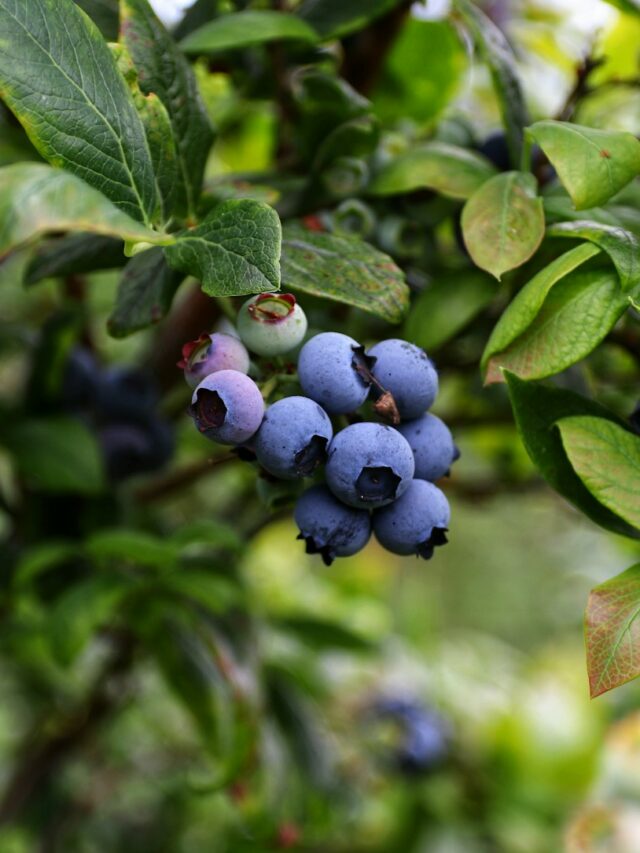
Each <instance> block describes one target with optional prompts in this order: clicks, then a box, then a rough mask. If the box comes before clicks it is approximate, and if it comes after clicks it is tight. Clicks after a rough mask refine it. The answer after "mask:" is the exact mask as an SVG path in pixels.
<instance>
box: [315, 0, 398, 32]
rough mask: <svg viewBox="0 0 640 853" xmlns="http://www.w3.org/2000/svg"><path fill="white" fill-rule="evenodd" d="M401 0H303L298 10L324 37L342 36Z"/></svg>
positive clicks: (396, 4)
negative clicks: (347, 0) (346, 1)
mask: <svg viewBox="0 0 640 853" xmlns="http://www.w3.org/2000/svg"><path fill="white" fill-rule="evenodd" d="M401 2H402V0H349V2H348V3H345V2H344V0H303V2H302V5H301V6H300V7H299V8H298V14H299V15H300V17H302V18H304V20H305V21H307V22H308V23H309V24H311V26H312V27H314V28H315V29H316V30H317V31H318V32H319V33H320V35H322V36H323V38H325V39H329V38H342V36H345V35H347V34H348V33H352V32H355V30H361V29H362V28H363V27H366V25H367V24H368V23H370V22H371V21H374V20H375V19H376V18H379V17H380V16H381V15H384V13H385V12H389V11H391V9H394V8H395V7H396V6H399V5H400V3H401Z"/></svg>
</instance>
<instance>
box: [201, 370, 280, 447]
mask: <svg viewBox="0 0 640 853" xmlns="http://www.w3.org/2000/svg"><path fill="white" fill-rule="evenodd" d="M189 414H190V415H191V416H192V418H193V420H194V422H195V425H196V427H197V428H198V430H199V431H200V432H201V433H202V434H203V435H205V436H206V437H207V438H209V439H211V440H212V441H217V442H219V443H220V444H244V443H245V442H247V441H248V440H249V439H250V438H251V437H252V436H253V435H254V433H255V432H257V430H258V428H259V427H260V424H261V423H262V417H263V415H264V401H263V399H262V394H261V393H260V389H259V388H258V386H257V385H256V383H255V382H254V381H253V380H252V379H249V377H248V376H246V375H245V374H244V373H240V372H239V371H237V370H219V371H218V372H217V373H212V374H210V375H209V376H207V377H206V378H205V379H203V380H202V382H201V383H200V384H199V385H198V387H197V388H196V389H195V391H194V392H193V396H192V398H191V406H190V407H189Z"/></svg>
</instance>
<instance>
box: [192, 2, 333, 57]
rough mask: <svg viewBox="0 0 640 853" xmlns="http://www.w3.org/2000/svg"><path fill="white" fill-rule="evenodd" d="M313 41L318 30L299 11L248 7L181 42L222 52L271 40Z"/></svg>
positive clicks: (197, 51) (197, 50)
mask: <svg viewBox="0 0 640 853" xmlns="http://www.w3.org/2000/svg"><path fill="white" fill-rule="evenodd" d="M285 40H292V41H304V42H310V43H313V42H315V41H317V40H318V33H317V32H316V31H315V30H314V29H313V27H311V26H310V25H309V24H308V23H306V21H303V20H302V19H301V18H299V17H298V16H297V15H290V14H288V13H286V12H274V11H270V10H268V9H265V10H262V11H260V10H247V11H246V12H236V13H234V14H230V15H221V16H220V17H219V18H216V19H215V20H213V21H210V22H209V23H208V24H205V25H204V26H203V27H200V28H199V29H197V30H195V32H193V33H191V34H190V35H188V36H187V37H186V39H184V41H182V42H181V43H180V47H181V48H182V49H183V50H184V51H185V53H195V54H200V53H219V52H220V51H223V50H236V49H238V48H242V47H250V46H252V45H255V44H264V43H265V42H269V41H285Z"/></svg>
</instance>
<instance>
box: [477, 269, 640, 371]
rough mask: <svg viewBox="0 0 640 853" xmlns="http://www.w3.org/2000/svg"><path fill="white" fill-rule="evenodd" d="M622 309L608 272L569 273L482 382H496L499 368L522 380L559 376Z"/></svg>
mask: <svg viewBox="0 0 640 853" xmlns="http://www.w3.org/2000/svg"><path fill="white" fill-rule="evenodd" d="M628 307H629V300H628V299H627V297H626V296H625V294H624V293H623V292H622V290H621V289H620V280H619V279H618V276H617V274H616V273H615V272H614V271H613V270H610V269H596V270H589V271H583V270H576V271H574V272H572V273H570V274H569V275H568V276H566V277H565V278H564V279H563V280H562V282H561V283H560V284H559V285H558V286H556V287H554V288H553V289H552V290H551V291H550V293H549V295H548V296H547V298H546V299H545V301H544V303H543V305H542V307H541V308H540V310H539V312H538V313H537V314H536V317H535V319H534V320H533V322H532V323H531V325H530V326H528V327H527V329H526V330H525V331H524V332H523V334H522V335H520V337H519V338H516V340H515V341H513V343H511V344H509V346H508V347H506V349H504V350H502V351H501V352H499V353H497V354H496V355H494V356H492V357H491V358H490V360H489V362H488V365H487V376H486V381H487V383H490V382H499V381H501V373H500V368H501V367H503V368H507V369H508V370H510V371H512V372H513V373H516V374H517V375H518V376H520V377H521V378H522V379H543V378H544V377H545V376H552V375H553V374H554V373H560V371H562V370H564V369H565V368H567V367H569V366H570V365H572V364H575V363H576V362H577V361H580V359H582V358H584V357H585V356H587V355H589V353H590V352H592V351H593V350H594V349H595V348H596V346H597V345H598V344H599V343H600V342H601V341H602V340H603V339H604V338H605V337H606V335H607V334H608V333H609V331H610V330H611V329H612V328H613V326H614V325H615V323H616V322H617V320H618V319H619V318H620V316H621V315H622V314H623V313H624V311H625V310H626V309H627V308H628ZM507 310H508V309H507Z"/></svg>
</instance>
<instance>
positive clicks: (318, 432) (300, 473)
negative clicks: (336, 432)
mask: <svg viewBox="0 0 640 853" xmlns="http://www.w3.org/2000/svg"><path fill="white" fill-rule="evenodd" d="M332 436H333V427H332V426H331V421H330V420H329V417H328V416H327V414H326V412H325V411H324V410H323V409H321V408H320V406H319V405H318V404H317V403H314V401H313V400H309V398H308V397H284V398H283V399H282V400H278V401H277V402H276V403H273V405H271V406H269V408H268V409H267V411H266V413H265V416H264V420H263V421H262V426H261V427H260V429H259V430H258V433H257V435H256V437H255V452H256V456H257V457H258V462H259V463H260V464H261V465H262V466H263V467H264V468H266V469H267V471H269V473H270V474H273V475H274V477H281V478H282V479H284V480H294V479H297V478H299V477H309V476H311V474H313V472H314V471H315V470H316V468H317V467H318V466H319V465H321V464H322V463H323V462H324V461H325V459H326V458H327V448H328V446H329V442H330V441H331V438H332Z"/></svg>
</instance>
